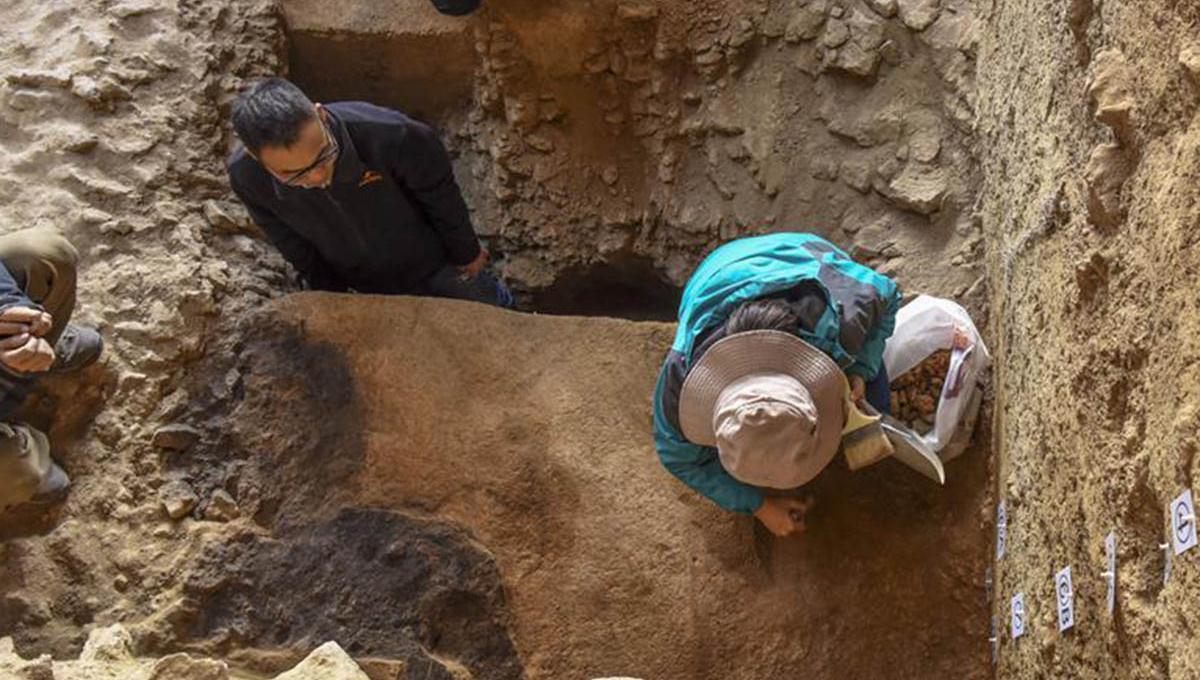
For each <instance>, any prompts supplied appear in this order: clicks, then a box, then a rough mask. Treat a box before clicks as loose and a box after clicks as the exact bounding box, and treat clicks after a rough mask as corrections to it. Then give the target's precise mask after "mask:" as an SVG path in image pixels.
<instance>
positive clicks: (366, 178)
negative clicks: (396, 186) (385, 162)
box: [358, 170, 383, 187]
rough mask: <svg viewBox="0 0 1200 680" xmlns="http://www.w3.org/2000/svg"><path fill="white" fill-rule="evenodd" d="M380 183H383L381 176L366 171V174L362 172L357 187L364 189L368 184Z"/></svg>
mask: <svg viewBox="0 0 1200 680" xmlns="http://www.w3.org/2000/svg"><path fill="white" fill-rule="evenodd" d="M382 181H383V175H382V174H380V173H378V172H375V171H374V170H367V171H366V172H364V173H363V174H362V179H360V180H358V186H359V187H365V186H367V185H368V184H374V183H376V182H382Z"/></svg>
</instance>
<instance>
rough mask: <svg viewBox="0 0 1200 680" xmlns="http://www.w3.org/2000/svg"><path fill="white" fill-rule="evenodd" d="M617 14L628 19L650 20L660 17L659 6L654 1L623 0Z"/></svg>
mask: <svg viewBox="0 0 1200 680" xmlns="http://www.w3.org/2000/svg"><path fill="white" fill-rule="evenodd" d="M617 16H619V17H620V18H622V19H624V20H626V21H650V20H651V19H655V18H657V17H658V6H657V5H655V4H654V3H653V2H623V3H621V4H620V5H618V6H617Z"/></svg>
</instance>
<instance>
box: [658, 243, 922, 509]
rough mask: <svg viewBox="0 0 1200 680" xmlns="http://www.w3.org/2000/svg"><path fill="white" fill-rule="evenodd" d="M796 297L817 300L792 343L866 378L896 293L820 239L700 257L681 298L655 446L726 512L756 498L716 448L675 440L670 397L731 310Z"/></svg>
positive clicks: (876, 364) (675, 415) (675, 404)
mask: <svg viewBox="0 0 1200 680" xmlns="http://www.w3.org/2000/svg"><path fill="white" fill-rule="evenodd" d="M797 289H804V290H808V291H811V292H810V293H809V294H810V295H812V296H815V297H814V299H817V300H819V302H817V304H816V306H815V307H813V306H811V305H810V306H809V310H810V313H808V314H807V315H801V324H800V328H798V329H797V335H799V336H800V337H801V338H803V339H804V340H805V341H807V342H808V343H810V344H812V345H813V346H815V347H817V348H818V349H820V350H821V351H823V352H825V353H826V354H828V355H829V356H830V357H831V358H833V360H834V361H836V362H837V364H838V365H839V366H841V367H842V369H843V370H844V371H846V372H847V373H848V374H857V375H861V376H862V377H863V379H864V380H867V381H870V380H872V379H874V378H875V377H876V375H877V374H878V373H879V369H880V366H881V365H882V363H883V347H884V344H885V343H886V341H887V339H888V337H890V336H891V334H892V331H893V329H894V328H895V321H896V311H897V310H898V309H899V307H900V291H899V289H898V288H897V287H896V284H895V282H893V281H892V280H891V279H889V278H888V277H886V276H884V275H882V274H879V273H878V272H876V271H874V270H873V269H871V268H869V267H865V266H863V265H861V264H858V263H856V262H854V261H853V260H851V259H850V256H849V255H847V254H846V253H845V252H844V251H842V250H841V249H839V248H838V247H837V246H835V245H833V244H832V243H830V242H828V241H826V240H824V239H822V238H820V237H819V236H814V235H812V234H800V233H781V234H769V235H766V236H755V237H751V238H744V239H739V240H737V241H732V242H730V243H727V244H725V245H723V246H721V247H720V248H718V249H716V250H715V251H713V252H712V254H710V255H709V256H708V257H707V258H705V260H704V261H703V262H701V263H700V266H699V267H698V268H697V269H696V271H695V273H693V274H692V278H691V279H690V280H689V281H688V284H687V286H686V287H685V288H684V290H683V299H682V300H681V302H680V304H679V326H678V328H677V329H676V332H675V341H674V342H673V343H672V345H671V351H670V352H669V353H668V354H667V359H666V361H665V362H664V363H663V368H662V371H661V372H660V373H659V377H658V383H657V386H656V387H655V390H654V443H655V448H656V449H657V451H658V457H659V459H660V460H661V461H662V464H663V465H664V466H665V467H666V468H667V470H668V471H670V472H671V474H673V475H675V476H676V477H678V478H679V479H680V480H681V481H682V482H683V483H685V484H687V485H688V486H690V487H692V488H693V489H695V490H696V491H698V492H700V493H701V494H703V495H704V496H707V497H708V498H710V499H712V501H713V502H715V503H716V504H717V505H719V506H721V507H722V508H724V509H726V510H730V511H733V512H742V513H752V512H754V511H755V510H757V509H758V507H759V506H760V505H761V504H762V500H763V494H762V491H761V490H760V489H758V488H757V487H753V486H750V485H748V484H744V483H742V482H740V481H738V480H736V479H734V478H733V477H732V476H730V474H729V473H728V472H726V471H725V468H723V467H722V466H721V463H720V460H719V459H718V457H717V450H716V449H715V448H712V447H706V446H700V445H697V444H693V443H691V442H689V441H687V440H686V439H685V438H684V437H683V434H682V432H681V431H680V428H679V391H680V389H681V388H682V386H683V381H684V379H685V378H686V377H687V372H688V370H690V368H691V366H692V363H693V360H694V359H699V355H697V356H695V357H693V354H694V353H695V352H696V350H697V344H698V342H699V341H698V338H702V336H703V338H702V339H703V341H704V347H702V348H701V351H702V350H703V349H705V348H706V347H707V345H708V344H709V343H710V342H711V340H712V339H713V335H714V332H715V331H719V330H720V329H719V326H720V325H722V324H724V323H725V320H726V319H727V318H728V317H729V315H730V314H731V313H732V312H733V310H734V309H735V308H736V307H737V306H738V305H739V304H741V303H743V302H746V301H748V300H753V299H756V298H762V297H770V296H779V295H784V294H787V293H788V291H794V290H797Z"/></svg>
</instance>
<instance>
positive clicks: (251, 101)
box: [233, 78, 316, 153]
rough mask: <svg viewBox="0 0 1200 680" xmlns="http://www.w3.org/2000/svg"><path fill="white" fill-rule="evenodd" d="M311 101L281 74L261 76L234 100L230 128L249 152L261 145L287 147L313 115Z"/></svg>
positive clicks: (294, 141) (256, 151) (256, 150)
mask: <svg viewBox="0 0 1200 680" xmlns="http://www.w3.org/2000/svg"><path fill="white" fill-rule="evenodd" d="M315 115H316V114H315V113H314V109H313V103H312V101H311V100H309V98H308V97H307V96H305V94H304V93H303V92H301V91H300V88H298V87H296V86H295V85H293V84H292V83H290V82H288V81H287V80H284V79H283V78H268V79H266V80H260V81H258V82H257V83H254V84H253V85H251V86H250V87H249V88H247V89H246V90H245V91H244V92H242V94H241V95H240V96H239V97H238V98H237V101H236V102H234V104H233V129H234V131H235V132H236V133H237V136H238V139H240V140H242V144H245V145H246V148H247V149H249V150H250V152H251V153H258V152H259V150H260V149H262V148H263V147H264V146H281V147H289V146H291V145H292V144H295V143H296V140H297V139H299V138H300V129H301V128H302V127H304V124H305V123H307V122H309V121H310V120H312V119H313V117H314V116H315Z"/></svg>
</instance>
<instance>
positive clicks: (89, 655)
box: [79, 623, 133, 662]
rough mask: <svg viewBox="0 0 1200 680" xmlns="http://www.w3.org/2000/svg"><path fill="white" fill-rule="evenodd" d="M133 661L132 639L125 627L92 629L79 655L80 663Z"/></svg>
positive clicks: (119, 625) (114, 626) (117, 625)
mask: <svg viewBox="0 0 1200 680" xmlns="http://www.w3.org/2000/svg"><path fill="white" fill-rule="evenodd" d="M131 659H133V637H132V636H131V635H130V634H129V631H128V630H126V629H125V626H122V625H121V624H119V623H118V624H115V625H112V626H109V627H107V628H93V629H92V632H90V633H88V639H87V642H85V643H84V645H83V651H82V652H80V654H79V660H80V661H110V662H111V661H129V660H131Z"/></svg>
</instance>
